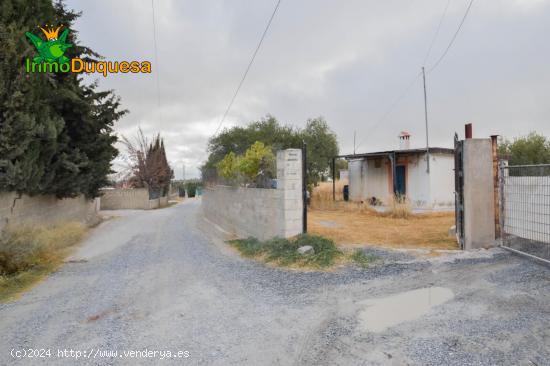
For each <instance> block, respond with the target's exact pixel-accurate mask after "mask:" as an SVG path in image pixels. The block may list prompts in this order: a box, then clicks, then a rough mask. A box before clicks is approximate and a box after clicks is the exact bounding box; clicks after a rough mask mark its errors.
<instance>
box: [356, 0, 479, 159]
mask: <svg viewBox="0 0 550 366" xmlns="http://www.w3.org/2000/svg"><path fill="white" fill-rule="evenodd" d="M473 2H474V0H470V3H469V4H468V8H467V9H466V12H465V13H464V16H463V17H462V20H461V21H460V24H459V26H458V28H457V30H456V32H455V34H454V35H453V38H452V39H451V41H450V42H449V44H448V45H447V48H446V49H445V52H443V54H442V55H441V56H440V57H439V59H438V60H437V62H435V63H434V65H433V66H432V67H431V68H430V69H429V70H428V72H431V71H433V70H434V69H435V68H436V67H437V66H438V65H439V63H440V62H441V60H443V58H444V57H445V55H447V52H449V49H450V48H451V46H452V45H453V43H454V41H455V39H456V37H457V35H458V33H459V32H460V29H461V28H462V25H463V24H464V21H465V20H466V17H467V16H468V13H469V12H470V8H471V7H472V3H473ZM449 3H450V0H447V5H446V6H445V9H444V10H443V14H442V15H441V18H440V20H439V24H438V26H437V30H436V32H435V35H434V37H433V39H432V41H431V43H430V46H429V48H428V51H427V52H426V56H425V57H424V62H423V64H424V63H426V61H427V59H428V57H429V56H430V53H431V50H432V47H433V44H434V42H435V40H436V39H437V36H438V35H439V31H440V29H441V24H442V23H443V19H444V18H445V15H446V14H447V9H448V7H449ZM421 75H422V72H420V73H418V74H417V75H416V76H415V78H414V79H413V80H412V81H411V83H410V84H408V85H407V87H406V88H405V89H404V91H403V92H402V93H401V94H400V95H399V97H397V98H396V99H395V100H394V102H393V103H392V104H390V106H389V108H388V109H387V110H386V112H384V114H383V115H382V116H381V118H380V119H379V120H378V121H377V122H376V123H375V124H373V125H372V126H371V128H370V131H369V134H368V135H367V136H365V138H364V139H363V140H361V142H360V143H359V144H358V145H357V146H356V147H355V149H358V148H359V147H360V146H361V145H362V144H363V143H364V142H365V141H366V139H367V138H368V137H369V135H370V134H372V131H373V130H374V129H375V128H376V127H377V126H379V125H380V124H381V123H382V122H384V120H385V119H386V118H387V117H388V115H389V114H390V113H391V112H392V111H393V110H394V109H395V107H397V105H398V104H399V103H400V102H401V100H402V99H403V98H404V97H405V96H407V94H408V93H409V92H410V90H411V88H412V87H413V85H414V84H416V82H417V80H418V78H419V77H420V76H421Z"/></svg>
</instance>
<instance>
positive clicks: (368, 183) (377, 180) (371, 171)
mask: <svg viewBox="0 0 550 366" xmlns="http://www.w3.org/2000/svg"><path fill="white" fill-rule="evenodd" d="M378 159H379V160H380V167H378V168H377V167H376V163H375V160H376V159H369V160H366V161H365V165H366V178H365V187H364V192H365V194H364V196H363V198H364V199H369V198H371V197H376V198H378V199H379V200H381V201H382V202H384V203H388V201H389V199H390V198H391V196H392V192H391V190H392V189H393V183H392V181H391V176H390V175H389V173H388V170H389V169H388V166H389V164H390V162H389V159H388V158H385V157H381V158H378Z"/></svg>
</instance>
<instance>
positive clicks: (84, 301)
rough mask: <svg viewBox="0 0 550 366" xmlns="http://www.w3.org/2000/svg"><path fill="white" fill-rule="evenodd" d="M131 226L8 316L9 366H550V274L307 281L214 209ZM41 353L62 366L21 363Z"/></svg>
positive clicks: (194, 208) (494, 268)
mask: <svg viewBox="0 0 550 366" xmlns="http://www.w3.org/2000/svg"><path fill="white" fill-rule="evenodd" d="M121 214H122V216H121V217H118V218H114V219H111V220H109V221H107V222H105V223H103V224H101V225H100V226H99V227H98V228H96V229H93V230H92V232H91V233H90V235H89V236H88V239H87V240H86V241H85V242H84V243H83V246H82V247H81V248H80V250H79V251H78V252H77V253H76V254H75V255H74V257H73V258H72V259H71V260H72V261H71V262H70V263H67V264H66V265H65V266H64V267H63V268H62V269H61V270H59V271H58V272H57V273H55V274H53V275H52V276H50V277H49V278H48V279H46V280H45V281H44V282H42V283H41V284H39V285H37V286H36V287H35V288H34V289H33V290H31V291H30V292H28V293H26V294H25V295H23V296H22V297H21V298H20V299H19V300H18V301H15V302H12V303H9V304H2V305H0V332H1V334H2V336H1V337H0V364H2V365H5V364H16V365H18V364H21V365H27V364H29V365H34V364H40V365H43V364H47V365H50V364H52V365H57V364H61V365H74V364H84V365H115V364H116V365H118V364H123V365H126V364H128V365H134V364H148V365H153V364H159V363H160V364H164V363H166V364H172V363H174V364H176V363H177V364H189V365H202V364H207V365H210V364H212V365H377V364H380V365H403V364H411V365H417V364H418V365H442V364H446V365H467V364H468V365H494V364H498V365H550V279H549V278H550V269H549V268H548V267H545V266H541V265H538V264H535V263H533V262H531V261H527V260H524V259H522V258H518V257H515V256H512V255H509V254H507V253H503V252H501V251H499V250H495V251H490V252H489V253H477V254H475V255H470V257H469V258H462V259H458V258H455V259H453V260H445V259H441V258H438V259H435V260H433V261H425V260H411V258H408V256H406V255H401V254H398V255H394V254H384V253H380V255H381V256H382V257H384V258H385V262H384V264H383V265H379V266H377V267H375V268H371V269H366V270H364V269H359V268H354V267H347V268H343V269H339V270H337V271H335V272H333V273H321V272H309V273H298V272H292V271H285V270H278V269H273V268H268V267H265V266H263V265H261V264H258V263H256V262H253V261H249V260H243V259H241V258H239V257H238V256H237V255H235V253H233V252H232V251H231V250H229V249H228V248H227V247H226V246H224V244H223V243H219V242H215V241H212V240H211V238H210V237H209V235H208V233H210V232H212V231H213V228H212V227H211V226H209V225H208V224H204V222H203V221H202V219H201V218H200V201H194V202H187V203H184V204H180V205H176V206H173V207H170V208H166V209H161V210H153V211H141V212H140V211H134V212H121ZM205 231H206V233H205ZM29 349H44V350H50V356H47V355H44V354H43V356H44V357H42V358H39V359H37V358H28V357H22V358H18V359H16V358H13V357H12V355H15V356H17V355H18V354H17V352H18V351H19V352H20V353H19V356H21V355H22V351H23V350H26V351H28V350H29ZM58 350H61V354H60V353H59V351H58ZM63 350H66V351H71V350H72V351H73V356H72V357H71V356H70V355H69V354H67V353H65V354H64V353H63ZM132 351H134V353H132ZM167 351H170V352H171V356H176V357H172V358H170V359H165V360H163V361H160V358H162V357H167V353H166V352H167ZM76 352H80V356H79V357H80V358H79V359H78V360H76V359H75V357H76ZM115 352H117V353H115ZM154 352H156V353H154ZM161 352H163V353H162V354H161ZM178 352H179V354H178ZM185 352H188V353H185ZM27 353H28V352H27ZM39 353H40V351H39ZM132 355H133V356H132ZM60 356H64V357H60ZM65 356H66V357H65ZM186 356H188V357H186Z"/></svg>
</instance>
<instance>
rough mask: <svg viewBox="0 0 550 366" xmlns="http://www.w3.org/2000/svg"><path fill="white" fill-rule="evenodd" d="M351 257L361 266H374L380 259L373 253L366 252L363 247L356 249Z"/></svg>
mask: <svg viewBox="0 0 550 366" xmlns="http://www.w3.org/2000/svg"><path fill="white" fill-rule="evenodd" d="M350 259H351V260H352V261H353V262H355V264H357V265H358V266H360V267H363V268H367V267H370V266H372V265H373V264H374V263H376V262H377V261H379V260H380V259H379V258H378V257H377V256H375V255H372V254H366V253H365V252H364V251H363V250H361V249H355V250H354V251H353V252H352V254H351V255H350Z"/></svg>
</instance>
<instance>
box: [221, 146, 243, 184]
mask: <svg viewBox="0 0 550 366" xmlns="http://www.w3.org/2000/svg"><path fill="white" fill-rule="evenodd" d="M216 168H217V170H218V174H219V175H220V176H221V177H223V178H225V179H229V180H231V179H235V178H237V174H238V172H239V158H238V157H237V155H235V153H234V152H233V151H230V152H229V153H228V154H227V155H225V156H224V158H223V159H222V160H221V161H220V162H218V163H217V164H216Z"/></svg>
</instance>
